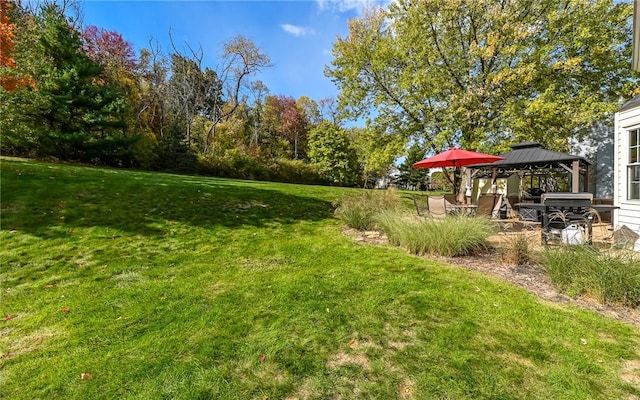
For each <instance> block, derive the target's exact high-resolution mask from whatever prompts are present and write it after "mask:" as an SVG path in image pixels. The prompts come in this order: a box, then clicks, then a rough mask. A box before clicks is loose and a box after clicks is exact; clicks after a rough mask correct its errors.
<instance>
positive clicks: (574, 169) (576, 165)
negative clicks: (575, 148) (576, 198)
mask: <svg viewBox="0 0 640 400" xmlns="http://www.w3.org/2000/svg"><path fill="white" fill-rule="evenodd" d="M571 191H572V192H573V193H578V192H579V191H580V161H579V160H574V161H572V162H571Z"/></svg>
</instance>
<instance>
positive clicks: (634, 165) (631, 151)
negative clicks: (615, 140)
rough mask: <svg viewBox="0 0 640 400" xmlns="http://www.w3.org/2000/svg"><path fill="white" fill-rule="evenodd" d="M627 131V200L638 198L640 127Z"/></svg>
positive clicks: (639, 192) (639, 184) (639, 187)
mask: <svg viewBox="0 0 640 400" xmlns="http://www.w3.org/2000/svg"><path fill="white" fill-rule="evenodd" d="M627 132H628V136H627V139H628V141H627V146H626V150H627V200H640V128H635V129H630V130H628V131H627ZM634 136H635V137H634ZM634 158H635V160H634Z"/></svg>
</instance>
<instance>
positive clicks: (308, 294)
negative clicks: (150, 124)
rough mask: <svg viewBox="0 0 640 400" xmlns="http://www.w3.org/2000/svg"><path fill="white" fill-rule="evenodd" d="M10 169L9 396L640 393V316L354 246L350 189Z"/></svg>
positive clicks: (4, 247)
mask: <svg viewBox="0 0 640 400" xmlns="http://www.w3.org/2000/svg"><path fill="white" fill-rule="evenodd" d="M1 174H2V176H1V178H2V181H1V184H2V186H1V191H2V192H1V207H2V214H1V226H0V228H1V229H0V245H1V246H0V256H1V272H0V279H1V287H0V290H1V296H2V297H1V302H0V312H1V315H2V321H1V322H0V323H1V327H0V374H1V375H0V397H1V398H2V399H33V398H56V399H72V398H77V399H92V398H105V399H112V398H140V399H156V398H170V399H208V398H214V399H215V398H219V399H267V398H268V399H326V398H341V399H394V398H398V399H430V398H448V399H462V398H470V399H478V398H499V399H508V398H514V399H517V398H521V399H586V398H592V399H612V398H619V399H637V398H639V397H640V378H639V376H640V332H639V331H638V330H637V329H635V328H633V327H631V326H629V325H624V324H622V323H620V322H617V321H614V320H609V319H606V318H604V317H602V316H599V315H597V314H594V313H591V312H587V311H583V310H580V309H578V308H575V307H570V306H563V305H557V304H549V303H546V302H544V301H542V300H539V299H538V298H536V297H535V296H533V295H531V294H529V293H528V292H526V291H524V290H522V289H519V288H516V287H513V286H511V285H509V284H507V283H503V282H501V281H498V280H496V279H493V278H490V277H485V276H482V275H479V274H476V273H473V272H470V271H467V270H464V269H461V268H458V267H453V266H449V265H446V264H442V263H440V262H437V261H433V260H428V259H425V258H420V257H414V256H410V255H408V254H406V253H405V252H403V251H402V250H399V249H396V248H392V247H384V246H369V245H358V244H356V243H354V242H353V241H352V240H351V239H349V238H347V237H345V236H343V235H342V234H341V233H340V223H339V221H338V220H337V219H335V218H334V217H333V207H332V204H331V202H332V201H333V200H335V199H337V198H339V197H341V196H344V195H346V194H349V193H352V192H354V190H353V189H339V188H327V187H319V186H300V185H287V184H275V183H264V182H249V181H234V180H223V179H213V178H205V177H193V176H182V175H170V174H160V173H147V172H131V171H124V170H113V169H100V168H86V167H76V166H67V165H54V164H45V163H36V162H20V161H8V160H2V164H1ZM81 374H85V375H84V379H83V378H82V375H81Z"/></svg>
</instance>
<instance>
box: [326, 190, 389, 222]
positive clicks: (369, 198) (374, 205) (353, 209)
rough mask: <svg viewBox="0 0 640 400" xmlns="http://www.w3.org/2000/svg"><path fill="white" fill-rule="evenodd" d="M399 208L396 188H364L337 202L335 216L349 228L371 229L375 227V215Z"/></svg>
mask: <svg viewBox="0 0 640 400" xmlns="http://www.w3.org/2000/svg"><path fill="white" fill-rule="evenodd" d="M400 208H401V200H400V196H398V193H397V191H396V190H393V189H390V190H364V191H362V192H361V193H359V194H357V195H352V196H348V197H345V198H343V199H342V200H340V201H339V202H338V203H337V207H336V212H335V214H336V216H337V217H338V218H339V219H340V220H342V222H343V223H344V224H345V225H347V226H348V227H350V228H354V229H358V230H371V229H375V228H376V227H377V225H376V221H377V216H378V214H380V213H383V212H388V211H397V210H398V209H400Z"/></svg>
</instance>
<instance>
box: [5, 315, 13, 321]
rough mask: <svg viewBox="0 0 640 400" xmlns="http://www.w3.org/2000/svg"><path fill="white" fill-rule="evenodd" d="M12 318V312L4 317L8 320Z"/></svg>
mask: <svg viewBox="0 0 640 400" xmlns="http://www.w3.org/2000/svg"><path fill="white" fill-rule="evenodd" d="M11 318H13V316H12V315H11V314H7V315H5V317H4V319H6V320H7V321H8V320H10V319H11Z"/></svg>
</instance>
